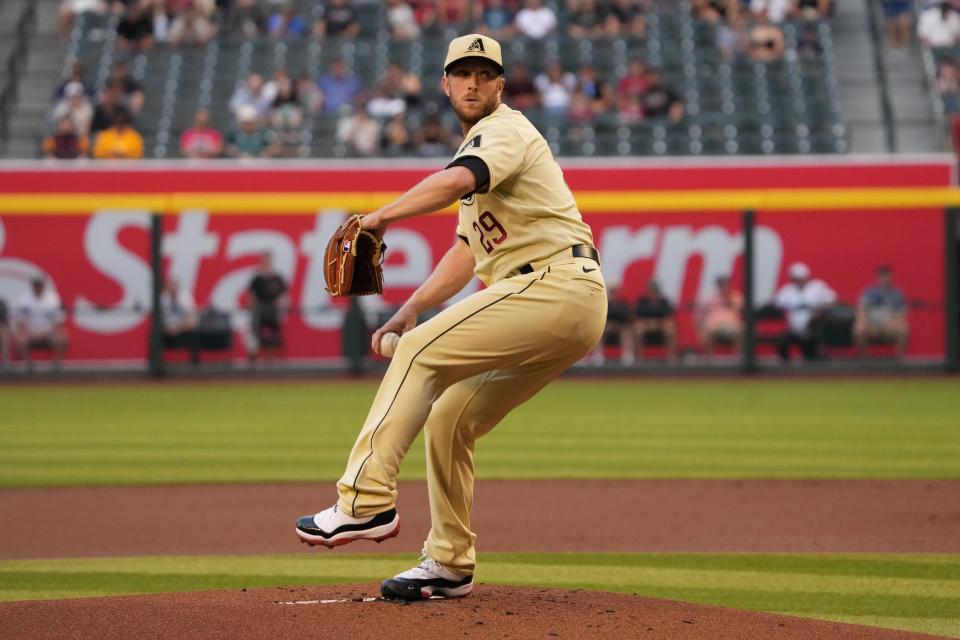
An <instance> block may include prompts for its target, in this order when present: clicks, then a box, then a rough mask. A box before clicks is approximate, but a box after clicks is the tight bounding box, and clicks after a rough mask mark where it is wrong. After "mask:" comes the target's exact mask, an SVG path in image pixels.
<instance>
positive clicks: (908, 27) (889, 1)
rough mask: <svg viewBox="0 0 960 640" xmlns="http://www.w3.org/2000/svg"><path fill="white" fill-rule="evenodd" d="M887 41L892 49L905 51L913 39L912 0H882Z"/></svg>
mask: <svg viewBox="0 0 960 640" xmlns="http://www.w3.org/2000/svg"><path fill="white" fill-rule="evenodd" d="M883 15H884V17H885V18H886V23H887V40H888V41H889V45H890V46H891V47H893V48H894V49H906V48H908V47H909V46H910V41H911V40H912V39H913V0H883Z"/></svg>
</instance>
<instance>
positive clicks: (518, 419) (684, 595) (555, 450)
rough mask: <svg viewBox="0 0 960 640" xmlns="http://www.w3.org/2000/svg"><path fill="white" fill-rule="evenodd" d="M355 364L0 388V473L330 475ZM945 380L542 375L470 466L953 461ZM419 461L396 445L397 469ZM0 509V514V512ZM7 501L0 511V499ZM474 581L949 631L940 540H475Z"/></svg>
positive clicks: (55, 583)
mask: <svg viewBox="0 0 960 640" xmlns="http://www.w3.org/2000/svg"><path fill="white" fill-rule="evenodd" d="M374 391H375V386H374V385H373V384H371V383H332V382H322V381H318V382H316V383H305V382H292V383H291V382H278V383H276V384H241V383H232V384H198V385H187V384H158V385H152V386H150V385H119V386H113V387H106V386H78V387H52V386H50V387H47V386H43V387H9V388H0V487H8V488H10V487H29V486H79V485H111V484H113V485H116V484H126V485H132V484H163V483H197V482H256V481H318V480H333V479H335V478H336V477H338V476H339V474H340V472H341V470H342V469H341V467H342V464H343V463H344V460H345V457H346V454H347V452H348V450H349V447H350V446H351V445H352V443H353V439H354V437H355V435H356V432H357V430H358V428H359V426H360V423H361V421H362V420H363V418H364V416H365V412H366V408H367V406H368V404H369V402H370V400H371V398H372V396H373V393H374ZM958 416H960V384H958V382H956V381H951V380H947V379H925V380H873V381H851V380H845V379H838V380H826V381H810V380H802V379H791V380H756V381H753V380H718V381H686V380H666V381H654V380H636V381H627V380H624V381H572V380H564V381H559V382H557V383H555V384H553V385H551V386H550V387H549V388H547V389H546V390H545V391H544V392H543V393H541V394H540V395H538V396H537V397H536V398H534V399H533V400H532V401H531V402H529V403H528V404H527V405H525V406H523V407H521V408H519V409H517V410H516V411H515V412H514V413H513V414H511V415H510V416H509V417H508V418H507V420H505V421H504V423H503V424H501V425H500V426H499V427H498V428H497V429H495V430H494V431H493V432H492V433H491V434H490V435H489V436H487V437H486V438H484V439H483V440H482V441H481V443H480V445H479V452H478V459H477V462H478V472H479V475H480V477H481V478H507V479H509V478H636V477H660V478H684V477H687V478H689V477H696V478H927V479H928V478H946V479H957V478H960V429H958V428H957V426H956V425H957V423H958ZM423 477H424V465H423V454H422V448H421V447H420V446H419V445H417V444H415V445H414V447H413V448H412V450H411V454H410V458H409V459H408V461H407V463H406V465H405V467H404V470H403V474H402V478H403V479H415V478H423ZM14 515H15V514H14ZM8 517H9V516H8ZM410 561H411V558H410V557H409V556H407V555H403V556H400V555H362V556H357V555H350V554H338V555H337V556H330V555H326V554H324V555H322V556H321V555H320V554H300V555H295V556H252V557H201V558H196V557H191V558H180V557H177V558H93V559H70V560H66V559H50V560H18V561H0V600H19V599H44V598H61V597H78V596H92V595H106V594H122V593H143V592H156V591H185V590H192V589H214V588H240V587H257V586H279V585H291V584H318V583H344V582H349V583H355V582H369V583H375V582H377V581H379V580H380V579H382V578H383V577H384V576H387V575H391V574H392V573H394V572H396V571H398V570H401V569H404V568H406V567H408V566H409V563H410ZM478 580H480V581H481V582H487V583H505V584H518V585H524V584H529V585H543V586H555V587H577V588H584V587H586V588H595V589H602V590H609V591H621V592H627V593H638V594H642V595H647V596H658V597H665V598H673V599H679V600H687V601H695V602H704V603H711V604H719V605H724V606H732V607H739V608H744V609H753V610H762V611H772V612H779V613H789V614H794V615H802V616H809V617H815V618H821V619H831V620H841V621H846V622H853V623H860V624H873V625H880V626H887V627H894V628H902V629H909V630H915V631H926V632H929V633H938V634H943V635H952V636H957V637H960V556H904V555H867V554H862V555H833V554H796V555H785V554H710V555H705V554H550V555H542V554H522V555H521V554H484V555H483V558H482V563H481V567H480V574H479V575H478Z"/></svg>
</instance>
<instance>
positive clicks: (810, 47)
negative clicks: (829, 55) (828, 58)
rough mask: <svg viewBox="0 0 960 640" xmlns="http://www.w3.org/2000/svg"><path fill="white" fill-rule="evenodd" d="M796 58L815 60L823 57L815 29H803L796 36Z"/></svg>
mask: <svg viewBox="0 0 960 640" xmlns="http://www.w3.org/2000/svg"><path fill="white" fill-rule="evenodd" d="M796 50H797V57H799V58H800V59H802V60H817V59H819V58H820V57H821V56H822V55H823V46H822V45H821V44H820V36H819V35H817V29H816V27H804V28H801V29H800V33H799V35H798V36H797V47H796Z"/></svg>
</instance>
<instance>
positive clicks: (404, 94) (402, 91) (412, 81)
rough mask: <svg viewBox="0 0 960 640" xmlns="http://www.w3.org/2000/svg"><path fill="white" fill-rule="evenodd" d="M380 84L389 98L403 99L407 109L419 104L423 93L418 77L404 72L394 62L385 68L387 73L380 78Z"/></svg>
mask: <svg viewBox="0 0 960 640" xmlns="http://www.w3.org/2000/svg"><path fill="white" fill-rule="evenodd" d="M380 84H381V86H383V87H384V89H385V90H386V91H387V92H388V93H389V94H390V95H391V96H393V97H395V98H403V101H404V103H406V105H407V108H408V109H412V108H415V107H416V106H417V105H419V104H420V94H421V93H422V92H423V83H422V81H421V80H420V76H418V75H417V74H415V73H410V72H409V71H406V70H404V68H403V67H401V66H400V65H399V64H397V63H396V62H391V63H390V64H389V65H388V66H387V72H386V73H385V74H384V75H383V77H382V78H380Z"/></svg>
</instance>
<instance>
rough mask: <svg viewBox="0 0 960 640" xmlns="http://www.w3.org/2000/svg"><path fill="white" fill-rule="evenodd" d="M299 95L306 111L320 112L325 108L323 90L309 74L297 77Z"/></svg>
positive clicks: (301, 105) (301, 104) (302, 106)
mask: <svg viewBox="0 0 960 640" xmlns="http://www.w3.org/2000/svg"><path fill="white" fill-rule="evenodd" d="M297 97H298V98H299V99H300V107H301V108H302V109H303V110H304V111H305V112H306V113H320V111H321V110H322V109H323V92H322V91H320V88H319V87H318V86H317V83H316V82H314V81H313V80H312V79H311V78H310V76H308V75H307V74H302V75H301V76H300V77H299V78H297Z"/></svg>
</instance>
